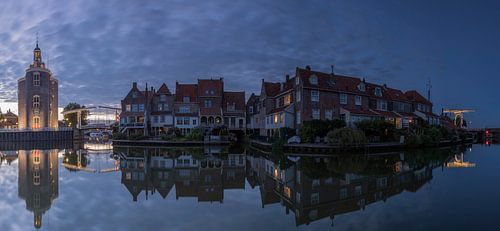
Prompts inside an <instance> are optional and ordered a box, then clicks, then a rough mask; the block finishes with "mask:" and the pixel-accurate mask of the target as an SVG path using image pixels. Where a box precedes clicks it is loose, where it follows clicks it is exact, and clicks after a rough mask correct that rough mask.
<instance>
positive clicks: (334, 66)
mask: <svg viewBox="0 0 500 231" xmlns="http://www.w3.org/2000/svg"><path fill="white" fill-rule="evenodd" d="M331 67H332V76H334V75H335V74H334V72H333V69H334V67H335V66H334V65H332V66H331Z"/></svg>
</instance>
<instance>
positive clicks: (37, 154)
mask: <svg viewBox="0 0 500 231" xmlns="http://www.w3.org/2000/svg"><path fill="white" fill-rule="evenodd" d="M33 164H40V150H35V151H33Z"/></svg>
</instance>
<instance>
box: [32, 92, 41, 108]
mask: <svg viewBox="0 0 500 231" xmlns="http://www.w3.org/2000/svg"><path fill="white" fill-rule="evenodd" d="M33 108H40V96H39V95H34V96H33Z"/></svg>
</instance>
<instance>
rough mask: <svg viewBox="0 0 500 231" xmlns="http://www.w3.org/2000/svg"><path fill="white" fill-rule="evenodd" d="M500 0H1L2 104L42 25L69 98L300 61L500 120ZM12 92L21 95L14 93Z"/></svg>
mask: <svg viewBox="0 0 500 231" xmlns="http://www.w3.org/2000/svg"><path fill="white" fill-rule="evenodd" d="M499 7H500V5H499V4H498V3H496V2H494V1H490V2H488V1H481V2H480V3H479V2H477V1H413V3H411V2H410V1H404V3H402V2H401V1H291V0H287V1H267V0H255V1H240V2H238V1H230V0H228V1H191V2H190V1H185V0H182V1H167V0H157V1H152V0H151V1H148V0H144V1H139V0H107V1H91V0H85V1H83V0H81V1H80V0H72V1H63V0H58V1H56V0H51V1H35V0H16V1H9V2H3V4H2V7H1V9H0V41H1V42H0V101H2V102H3V103H0V106H1V107H2V109H3V110H4V111H5V110H6V109H7V108H11V109H13V110H16V109H17V108H15V105H16V104H15V103H14V102H15V101H16V88H17V86H16V85H17V79H18V78H19V77H21V76H23V75H24V71H25V69H26V67H27V66H28V65H29V63H30V61H31V60H32V51H33V48H34V44H35V37H36V33H37V32H38V33H39V37H40V47H41V49H42V52H43V57H44V60H45V62H46V63H48V65H49V67H50V69H52V71H53V72H54V73H55V74H56V76H57V77H58V79H59V83H60V95H59V105H60V106H64V105H66V104H67V103H68V102H73V101H75V102H79V103H83V104H87V105H89V104H118V103H119V100H120V99H121V97H123V95H124V94H126V93H127V91H128V90H129V88H130V86H131V84H132V82H133V81H137V82H139V84H140V86H142V87H143V86H144V83H145V82H148V83H149V84H153V85H154V86H157V87H159V85H160V83H162V82H165V83H167V85H168V86H169V87H170V88H171V90H173V88H174V87H175V81H180V82H192V81H195V80H196V79H197V78H207V77H219V76H222V77H224V81H225V85H226V88H227V89H228V90H242V89H244V90H245V91H246V92H247V95H248V94H249V93H251V92H258V91H260V79H262V78H265V79H268V80H270V81H278V80H282V79H284V75H285V74H293V72H294V69H295V67H297V66H301V67H303V66H305V65H311V66H312V68H313V69H315V70H323V71H326V72H329V71H330V65H332V64H335V69H336V73H342V74H346V75H354V76H359V77H364V78H366V79H367V80H369V81H373V82H376V83H387V84H388V85H389V86H392V87H397V88H401V89H403V90H408V89H417V90H419V91H420V92H422V93H424V94H425V92H426V89H427V87H426V83H427V81H428V80H429V79H430V80H431V81H432V85H433V88H432V99H433V101H434V104H435V108H434V111H435V112H436V113H439V112H440V111H441V108H442V107H465V108H473V109H476V110H477V112H476V113H474V114H472V115H469V116H468V118H469V120H470V121H472V125H473V126H478V127H481V126H500V122H498V121H497V120H495V119H496V118H497V116H498V115H499V114H500V109H499V108H498V103H497V101H496V99H498V98H499V96H500V93H498V92H497V91H496V89H497V86H498V84H499V83H500V79H499V78H498V71H497V70H498V69H499V67H500V57H499V54H500V45H499V43H498V41H500V30H498V22H500V14H499V12H498V9H499ZM9 102H10V103H9Z"/></svg>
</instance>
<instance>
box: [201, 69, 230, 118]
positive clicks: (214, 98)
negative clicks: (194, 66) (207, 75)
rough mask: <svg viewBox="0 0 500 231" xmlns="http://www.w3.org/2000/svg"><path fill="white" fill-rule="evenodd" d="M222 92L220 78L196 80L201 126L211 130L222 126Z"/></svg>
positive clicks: (221, 80) (222, 83) (222, 82)
mask: <svg viewBox="0 0 500 231" xmlns="http://www.w3.org/2000/svg"><path fill="white" fill-rule="evenodd" d="M223 92H224V81H223V79H222V78H220V79H199V80H198V99H199V106H200V121H201V126H203V127H207V128H213V127H216V126H221V125H222V122H223V121H222V117H223V115H222V98H223Z"/></svg>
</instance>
